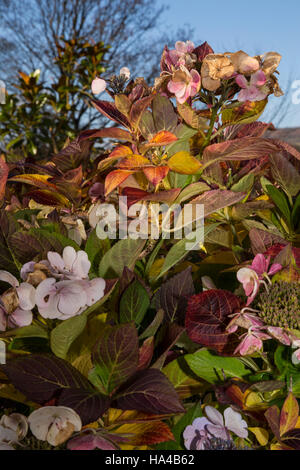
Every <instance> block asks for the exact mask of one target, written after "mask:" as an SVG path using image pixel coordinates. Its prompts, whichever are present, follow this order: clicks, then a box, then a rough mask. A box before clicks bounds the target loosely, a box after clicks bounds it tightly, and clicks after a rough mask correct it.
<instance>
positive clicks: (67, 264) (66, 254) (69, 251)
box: [62, 246, 76, 271]
mask: <svg viewBox="0 0 300 470" xmlns="http://www.w3.org/2000/svg"><path fill="white" fill-rule="evenodd" d="M62 259H63V264H64V267H63V270H64V269H66V270H67V271H72V268H73V264H74V262H75V260H76V251H75V249H74V248H73V247H72V246H66V247H65V248H64V251H63V254H62Z"/></svg>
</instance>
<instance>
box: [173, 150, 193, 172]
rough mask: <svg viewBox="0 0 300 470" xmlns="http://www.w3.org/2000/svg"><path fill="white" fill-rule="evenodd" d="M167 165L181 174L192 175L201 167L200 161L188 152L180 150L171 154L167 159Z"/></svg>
mask: <svg viewBox="0 0 300 470" xmlns="http://www.w3.org/2000/svg"><path fill="white" fill-rule="evenodd" d="M168 166H169V168H170V169H171V170H173V171H175V172H176V173H180V174H182V175H194V174H195V173H197V172H198V171H199V169H200V167H201V163H200V162H199V161H198V160H196V158H194V157H192V155H190V154H189V152H186V151H181V152H177V153H175V155H172V157H171V158H170V159H169V160H168Z"/></svg>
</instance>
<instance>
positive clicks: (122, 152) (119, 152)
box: [98, 145, 132, 171]
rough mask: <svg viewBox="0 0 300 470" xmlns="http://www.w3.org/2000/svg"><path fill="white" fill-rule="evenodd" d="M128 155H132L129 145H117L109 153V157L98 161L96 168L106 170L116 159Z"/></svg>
mask: <svg viewBox="0 0 300 470" xmlns="http://www.w3.org/2000/svg"><path fill="white" fill-rule="evenodd" d="M128 155H132V150H131V148H130V147H127V146H126V145H118V147H116V148H115V149H114V150H113V151H112V152H111V153H110V155H109V157H107V158H104V159H103V160H101V161H100V162H99V163H98V170H102V171H103V170H106V168H108V167H109V166H111V165H112V164H113V163H114V162H116V161H117V160H119V159H121V158H124V157H128Z"/></svg>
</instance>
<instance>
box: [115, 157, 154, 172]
mask: <svg viewBox="0 0 300 470" xmlns="http://www.w3.org/2000/svg"><path fill="white" fill-rule="evenodd" d="M145 165H149V160H148V158H146V157H143V156H142V155H130V157H127V158H124V159H123V160H121V162H120V163H119V168H130V169H132V168H143V167H144V166H145Z"/></svg>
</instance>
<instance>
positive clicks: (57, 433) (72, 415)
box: [0, 406, 82, 450]
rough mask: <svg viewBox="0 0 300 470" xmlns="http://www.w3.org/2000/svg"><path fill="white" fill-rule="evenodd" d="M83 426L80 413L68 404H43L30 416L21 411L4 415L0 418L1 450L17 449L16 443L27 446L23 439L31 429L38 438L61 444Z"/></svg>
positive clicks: (54, 444)
mask: <svg viewBox="0 0 300 470" xmlns="http://www.w3.org/2000/svg"><path fill="white" fill-rule="evenodd" d="M81 428H82V423H81V419H80V417H79V415H78V414H77V413H76V412H75V411H74V410H72V409H71V408H68V407H66V406H43V407H42V408H38V409H37V410H35V411H33V412H32V413H31V414H30V415H29V417H28V418H26V417H25V416H24V415H22V414H20V413H12V414H11V415H9V416H7V415H3V416H2V418H1V420H0V450H15V447H14V446H15V445H19V446H21V447H24V446H26V443H22V442H21V441H22V440H23V439H24V438H25V437H26V436H27V434H28V430H29V429H30V431H31V432H32V434H33V435H34V437H35V438H37V439H38V440H40V441H46V442H47V443H48V444H50V445H52V446H59V445H61V444H63V443H64V442H66V441H67V440H68V439H69V437H70V436H71V435H72V434H73V433H74V432H79V431H80V430H81Z"/></svg>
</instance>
